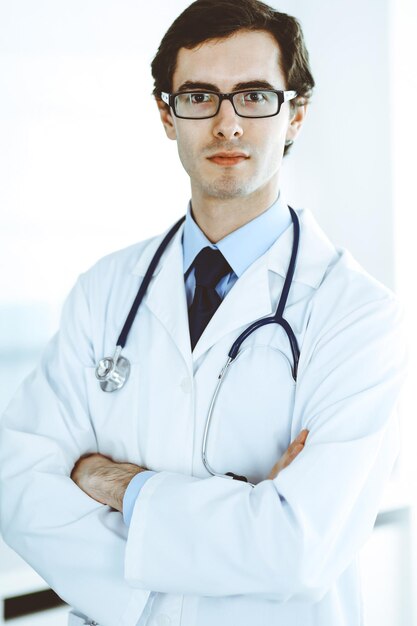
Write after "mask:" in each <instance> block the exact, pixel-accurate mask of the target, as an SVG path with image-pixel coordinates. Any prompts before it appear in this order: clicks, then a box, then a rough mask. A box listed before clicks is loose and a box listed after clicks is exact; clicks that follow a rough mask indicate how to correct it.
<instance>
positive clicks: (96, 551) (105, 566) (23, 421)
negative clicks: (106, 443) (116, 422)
mask: <svg viewBox="0 0 417 626" xmlns="http://www.w3.org/2000/svg"><path fill="white" fill-rule="evenodd" d="M91 336H92V334H91V327H90V316H89V308H88V303H87V299H86V297H85V294H84V290H83V287H82V283H81V282H80V281H79V282H78V283H77V285H76V286H75V287H74V289H73V291H72V293H71V294H70V297H69V298H68V300H67V302H66V304H65V306H64V310H63V316H62V323H61V330H60V332H59V333H58V334H57V335H56V336H55V338H54V339H53V340H52V341H51V343H50V344H49V345H48V347H47V349H46V351H45V353H44V355H43V358H42V361H41V364H40V366H39V367H38V368H37V369H36V370H35V371H34V372H33V373H32V374H31V375H30V376H29V377H28V378H27V379H26V380H25V381H24V383H23V384H22V386H21V387H20V389H19V391H18V392H17V394H16V396H15V397H14V399H13V400H12V402H11V403H10V405H9V406H8V408H7V409H6V412H5V414H4V416H3V417H2V420H1V422H0V427H1V430H0V522H1V532H2V534H3V536H4V539H5V541H6V542H7V543H8V544H10V546H11V547H12V548H13V549H14V550H15V551H16V552H18V553H19V554H20V555H21V556H22V557H23V558H24V559H25V560H26V561H27V562H28V563H29V564H30V565H31V566H32V567H33V568H34V569H35V570H36V571H37V572H38V573H39V574H40V575H41V576H42V577H43V578H44V579H45V580H46V581H47V583H48V584H49V585H50V586H51V587H52V588H53V589H54V590H55V591H56V592H57V593H58V594H59V595H60V596H61V597H62V598H63V599H64V600H65V601H66V602H67V603H68V604H70V605H72V606H74V607H76V608H77V609H78V610H79V611H81V612H82V613H85V614H86V615H88V616H90V617H91V618H92V619H94V620H96V621H97V622H99V623H100V624H101V625H102V626H115V625H116V624H117V625H125V626H134V625H135V624H136V623H137V620H138V617H139V615H140V614H141V612H142V609H143V607H144V605H145V603H146V601H147V598H148V595H149V592H148V591H145V590H132V588H131V587H129V585H128V584H127V583H126V581H125V579H124V571H123V561H124V552H125V545H126V529H125V525H124V524H123V520H122V516H121V515H120V513H118V512H115V511H112V510H111V509H110V508H109V507H106V506H103V505H101V504H99V503H97V502H96V501H95V500H93V499H91V498H89V497H88V496H87V495H86V494H85V493H84V492H82V491H81V490H80V489H79V488H78V487H77V486H76V485H75V483H74V482H73V481H72V480H71V478H70V473H71V471H72V468H73V466H74V463H75V462H76V460H77V459H78V458H79V457H80V456H81V455H82V454H85V453H89V452H96V451H97V446H96V439H95V435H94V430H93V427H92V423H91V421H90V417H89V414H88V403H87V397H86V387H85V380H84V366H85V365H91V364H92V362H93V360H92V359H93V355H92V347H91Z"/></svg>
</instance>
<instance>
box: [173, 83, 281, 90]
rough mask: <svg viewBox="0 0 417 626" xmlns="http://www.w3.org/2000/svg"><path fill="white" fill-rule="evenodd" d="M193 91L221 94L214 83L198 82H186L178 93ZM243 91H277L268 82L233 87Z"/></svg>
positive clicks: (237, 84) (241, 84) (238, 84)
mask: <svg viewBox="0 0 417 626" xmlns="http://www.w3.org/2000/svg"><path fill="white" fill-rule="evenodd" d="M192 89H207V90H208V91H216V92H218V93H220V89H219V88H218V87H217V85H213V84H212V83H202V82H198V81H192V80H186V81H185V82H184V83H182V85H180V87H178V91H189V90H192ZM241 89H275V87H273V86H272V85H271V83H269V82H268V81H267V80H248V81H246V82H244V83H236V85H233V87H232V92H233V91H240V90H241Z"/></svg>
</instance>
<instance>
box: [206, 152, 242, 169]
mask: <svg viewBox="0 0 417 626" xmlns="http://www.w3.org/2000/svg"><path fill="white" fill-rule="evenodd" d="M246 159H249V157H248V155H246V154H244V153H243V152H217V153H216V154H213V156H211V157H208V160H209V161H211V162H212V163H216V164H217V165H223V166H231V165H238V163H242V162H243V161H246Z"/></svg>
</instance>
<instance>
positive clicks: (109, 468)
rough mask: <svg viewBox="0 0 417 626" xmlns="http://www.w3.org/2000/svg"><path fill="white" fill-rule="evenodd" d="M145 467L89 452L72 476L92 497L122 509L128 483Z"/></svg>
mask: <svg viewBox="0 0 417 626" xmlns="http://www.w3.org/2000/svg"><path fill="white" fill-rule="evenodd" d="M145 469H146V468H145V467H140V466H139V465H134V464H133V463H116V462H115V461H113V460H112V459H110V458H109V457H107V456H104V455H103V454H89V455H88V456H82V457H81V458H80V459H78V461H77V462H76V464H75V465H74V468H73V470H72V472H71V478H72V480H73V481H74V482H75V484H76V485H77V486H78V487H79V488H80V489H82V490H83V491H84V492H85V493H86V494H87V495H88V496H90V498H93V499H94V500H97V502H101V504H107V505H108V506H111V507H112V508H113V509H116V510H117V511H122V510H123V497H124V495H125V491H126V489H127V486H128V484H129V483H130V481H131V480H132V478H133V477H134V476H136V474H138V473H139V472H143V471H144V470H145Z"/></svg>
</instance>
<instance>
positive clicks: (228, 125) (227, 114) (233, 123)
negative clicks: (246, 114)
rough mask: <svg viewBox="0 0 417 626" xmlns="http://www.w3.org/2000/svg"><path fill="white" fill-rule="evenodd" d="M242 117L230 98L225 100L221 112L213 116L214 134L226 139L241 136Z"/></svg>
mask: <svg viewBox="0 0 417 626" xmlns="http://www.w3.org/2000/svg"><path fill="white" fill-rule="evenodd" d="M241 119H242V118H240V117H239V116H238V115H236V113H235V110H234V108H233V104H232V103H231V102H230V101H229V100H223V102H222V103H221V105H220V110H219V112H218V113H217V115H216V117H213V120H214V125H213V135H214V136H215V137H220V138H221V139H226V140H230V139H233V137H241V135H243V128H242V126H241V123H240V120H241Z"/></svg>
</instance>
